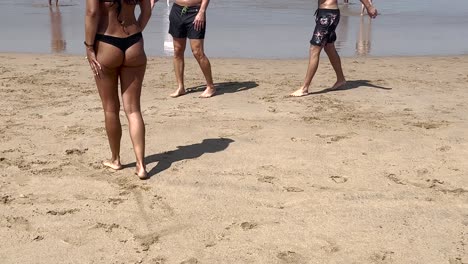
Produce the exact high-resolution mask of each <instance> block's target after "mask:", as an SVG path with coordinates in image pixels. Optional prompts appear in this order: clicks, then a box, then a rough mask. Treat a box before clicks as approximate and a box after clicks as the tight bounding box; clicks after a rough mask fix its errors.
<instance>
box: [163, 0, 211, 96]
mask: <svg viewBox="0 0 468 264" xmlns="http://www.w3.org/2000/svg"><path fill="white" fill-rule="evenodd" d="M208 4H209V0H176V1H175V3H174V4H173V6H172V9H171V13H170V15H169V34H171V35H172V37H173V40H174V70H175V75H176V79H177V84H178V87H177V90H176V91H175V92H174V93H172V94H171V95H170V96H171V97H178V96H181V95H184V94H185V93H186V91H185V86H184V67H185V63H184V53H185V47H186V44H187V38H188V39H189V40H190V46H191V48H192V53H193V56H194V57H195V59H196V60H197V62H198V64H199V65H200V68H201V70H202V72H203V75H204V76H205V79H206V89H205V91H204V92H203V93H202V94H201V95H200V97H202V98H208V97H212V96H213V95H214V94H215V93H216V88H215V87H214V84H213V77H212V75H211V64H210V61H209V60H208V58H207V57H206V55H205V51H204V39H205V30H206V15H205V12H206V9H207V7H208Z"/></svg>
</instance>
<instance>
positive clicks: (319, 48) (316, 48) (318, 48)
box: [310, 45, 322, 56]
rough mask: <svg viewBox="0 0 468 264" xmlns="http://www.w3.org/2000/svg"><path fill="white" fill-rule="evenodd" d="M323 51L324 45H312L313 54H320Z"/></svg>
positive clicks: (311, 51)
mask: <svg viewBox="0 0 468 264" xmlns="http://www.w3.org/2000/svg"><path fill="white" fill-rule="evenodd" d="M321 51H322V46H317V45H310V54H311V55H312V56H318V55H320V52H321Z"/></svg>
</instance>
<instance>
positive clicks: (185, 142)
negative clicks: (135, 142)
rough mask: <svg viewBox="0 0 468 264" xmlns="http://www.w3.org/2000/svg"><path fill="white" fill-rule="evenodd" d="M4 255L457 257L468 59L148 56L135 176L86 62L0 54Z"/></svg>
mask: <svg viewBox="0 0 468 264" xmlns="http://www.w3.org/2000/svg"><path fill="white" fill-rule="evenodd" d="M0 60H1V61H2V63H1V65H0V98H1V99H0V124H1V127H0V142H1V144H0V180H1V185H0V240H1V241H2V243H1V244H2V245H1V246H0V259H1V263H186V264H188V263H412V264H415V263H421V264H428V263H444V264H462V263H468V246H467V243H468V236H467V232H468V231H467V230H468V227H467V226H468V204H467V202H468V178H467V172H468V163H467V158H468V116H467V113H468V104H467V103H466V98H467V97H468V90H467V89H466V88H467V82H468V71H467V69H468V57H465V56H458V57H420V58H409V57H408V58H398V57H395V58H377V57H376V58H365V59H364V58H344V59H343V65H344V70H345V73H346V76H347V78H348V81H349V83H348V85H347V86H346V87H345V89H343V90H339V91H329V90H327V88H328V87H330V86H331V85H332V84H333V82H334V76H333V73H332V72H333V71H332V68H331V66H330V64H329V62H328V61H327V60H326V59H323V60H322V62H321V66H320V67H319V70H318V73H317V76H316V78H315V79H314V82H313V88H312V91H313V92H314V94H312V95H310V96H307V97H303V98H289V97H287V95H288V94H289V93H290V92H292V91H293V90H295V89H297V88H298V87H299V86H300V85H301V82H302V80H303V77H304V74H305V71H306V65H307V61H306V60H243V59H213V60H212V65H213V71H214V76H215V82H216V83H217V85H218V89H219V93H218V95H217V96H215V97H213V98H211V99H208V100H206V99H199V98H198V95H199V94H200V93H201V91H202V89H203V87H197V85H200V84H203V79H202V78H203V77H202V74H201V72H200V70H199V68H198V65H197V64H196V62H195V61H194V60H193V59H187V66H186V84H187V86H188V87H194V88H193V89H192V92H191V93H189V94H188V95H186V96H183V97H180V98H177V99H171V98H169V97H168V94H169V93H171V92H172V91H173V90H174V88H175V80H174V74H173V70H172V61H171V59H169V58H154V57H153V58H150V60H149V64H148V70H147V74H146V79H145V81H144V88H143V95H142V109H143V117H144V119H145V123H146V128H147V136H146V140H147V150H146V153H147V161H148V169H149V171H150V174H151V175H152V177H151V179H150V180H148V181H140V180H138V179H137V177H136V176H134V175H133V172H134V169H135V168H134V156H133V150H132V147H131V143H130V139H129V136H128V132H127V130H128V126H127V125H126V124H127V122H126V119H125V116H124V114H123V112H122V124H123V126H124V131H123V132H124V133H123V137H122V152H121V156H122V161H123V163H124V164H126V168H125V169H123V170H121V171H118V172H113V171H110V170H108V169H105V168H103V167H102V165H101V164H100V162H101V161H102V160H104V159H106V158H108V157H109V155H110V151H109V147H108V143H107V138H106V134H105V130H104V123H103V120H104V117H103V113H102V109H101V103H100V99H99V97H98V94H97V91H96V87H95V84H94V81H93V79H92V75H91V71H90V69H89V66H88V63H87V62H86V60H85V59H84V58H83V56H68V55H32V54H9V53H3V54H0Z"/></svg>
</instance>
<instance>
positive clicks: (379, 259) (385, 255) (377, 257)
mask: <svg viewBox="0 0 468 264" xmlns="http://www.w3.org/2000/svg"><path fill="white" fill-rule="evenodd" d="M394 253H395V252H393V251H381V252H376V253H374V254H372V255H371V256H370V259H371V261H372V263H382V264H383V263H390V262H391V257H392V255H393V254H394Z"/></svg>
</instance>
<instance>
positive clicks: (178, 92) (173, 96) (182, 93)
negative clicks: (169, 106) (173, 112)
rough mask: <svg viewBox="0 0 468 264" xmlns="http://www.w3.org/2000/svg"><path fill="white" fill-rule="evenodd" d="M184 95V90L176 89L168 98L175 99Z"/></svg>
mask: <svg viewBox="0 0 468 264" xmlns="http://www.w3.org/2000/svg"><path fill="white" fill-rule="evenodd" d="M184 94H186V92H185V88H177V90H176V91H175V92H173V93H171V94H170V95H169V96H170V97H172V98H176V97H179V96H182V95H184Z"/></svg>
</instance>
